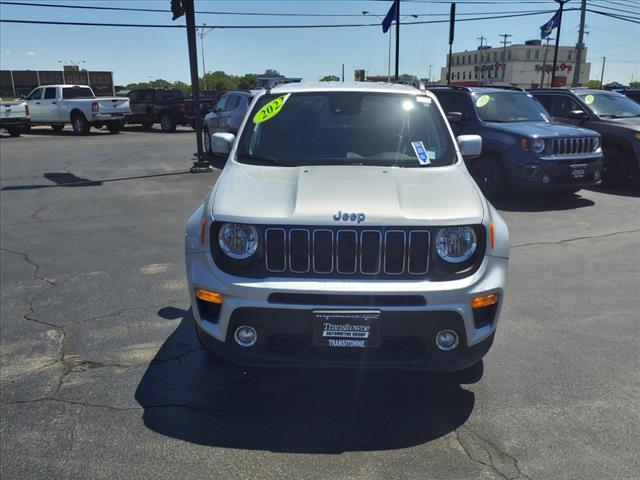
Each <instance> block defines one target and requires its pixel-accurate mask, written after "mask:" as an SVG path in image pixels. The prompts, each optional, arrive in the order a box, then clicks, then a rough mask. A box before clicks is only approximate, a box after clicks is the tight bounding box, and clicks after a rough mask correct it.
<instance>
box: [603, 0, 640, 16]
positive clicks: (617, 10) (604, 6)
mask: <svg viewBox="0 0 640 480" xmlns="http://www.w3.org/2000/svg"><path fill="white" fill-rule="evenodd" d="M591 5H593V6H594V7H596V8H606V9H607V10H614V11H616V12H622V13H628V14H631V15H640V12H630V11H629V10H623V9H622V8H616V7H612V6H610V5H602V4H600V3H598V4H594V3H593V0H591Z"/></svg>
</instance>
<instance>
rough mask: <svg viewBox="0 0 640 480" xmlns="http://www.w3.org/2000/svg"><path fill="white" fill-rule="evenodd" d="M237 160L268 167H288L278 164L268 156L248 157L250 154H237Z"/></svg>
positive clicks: (275, 159)
mask: <svg viewBox="0 0 640 480" xmlns="http://www.w3.org/2000/svg"><path fill="white" fill-rule="evenodd" d="M238 159H239V160H247V161H250V162H261V163H265V164H268V165H283V166H287V167H288V166H289V165H287V164H286V163H282V162H280V161H279V160H278V159H277V158H275V157H271V156H269V155H250V154H238Z"/></svg>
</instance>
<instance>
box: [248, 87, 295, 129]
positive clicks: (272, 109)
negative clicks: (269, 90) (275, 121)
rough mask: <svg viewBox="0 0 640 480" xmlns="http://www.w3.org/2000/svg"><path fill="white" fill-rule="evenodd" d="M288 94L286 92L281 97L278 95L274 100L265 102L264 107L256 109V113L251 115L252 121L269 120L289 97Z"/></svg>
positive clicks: (278, 111)
mask: <svg viewBox="0 0 640 480" xmlns="http://www.w3.org/2000/svg"><path fill="white" fill-rule="evenodd" d="M289 95H291V94H290V93H287V94H286V95H282V96H281V97H278V98H276V99H274V100H271V101H270V102H269V103H267V104H266V105H265V106H264V107H262V108H261V109H260V110H258V111H257V112H256V114H255V115H254V116H253V123H262V122H266V121H267V120H270V119H272V118H273V117H275V116H276V115H277V114H279V113H280V110H282V107H283V106H284V104H285V102H286V101H287V99H288V98H289Z"/></svg>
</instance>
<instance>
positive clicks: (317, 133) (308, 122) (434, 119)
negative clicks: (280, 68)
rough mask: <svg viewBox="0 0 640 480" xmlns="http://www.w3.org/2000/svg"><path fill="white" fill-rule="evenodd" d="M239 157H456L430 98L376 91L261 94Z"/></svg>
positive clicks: (356, 161) (412, 163) (284, 161)
mask: <svg viewBox="0 0 640 480" xmlns="http://www.w3.org/2000/svg"><path fill="white" fill-rule="evenodd" d="M237 160H238V161H239V162H241V163H252V164H261V165H264V164H273V165H280V166H291V167H297V166H303V165H367V166H398V167H422V166H443V165H451V164H452V163H454V162H455V160H456V156H455V150H454V147H453V142H452V141H451V137H450V135H449V131H448V129H447V127H446V124H445V123H444V120H443V118H442V115H441V114H440V112H439V110H438V109H437V107H436V106H435V103H433V102H432V101H431V99H430V98H427V97H425V96H418V97H417V96H416V95H403V94H397V93H376V92H329V91H327V92H309V93H292V94H287V95H282V96H278V95H263V96H262V97H260V98H259V99H258V101H257V102H256V105H255V106H254V108H253V110H252V111H251V113H249V116H248V120H247V124H246V125H245V128H244V130H243V133H242V137H241V138H240V142H239V145H238V154H237Z"/></svg>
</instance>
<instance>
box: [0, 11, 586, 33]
mask: <svg viewBox="0 0 640 480" xmlns="http://www.w3.org/2000/svg"><path fill="white" fill-rule="evenodd" d="M570 10H577V9H576V8H570V9H567V10H565V11H570ZM548 13H549V11H540V12H532V13H519V14H511V15H499V16H496V15H491V16H484V17H475V18H461V19H459V20H456V22H473V21H478V20H497V19H501V18H514V17H529V16H534V15H543V14H544V15H546V14H548ZM0 23H21V24H34V25H65V26H85V27H134V28H186V27H185V26H184V25H165V24H148V23H103V22H68V21H67V22H62V21H52V20H14V19H4V18H2V19H0ZM434 23H449V20H420V21H415V22H405V23H403V25H426V24H434ZM356 27H380V24H379V23H341V24H311V25H308V24H307V25H197V26H196V28H218V29H230V30H249V29H297V28H302V29H311V28H356Z"/></svg>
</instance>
